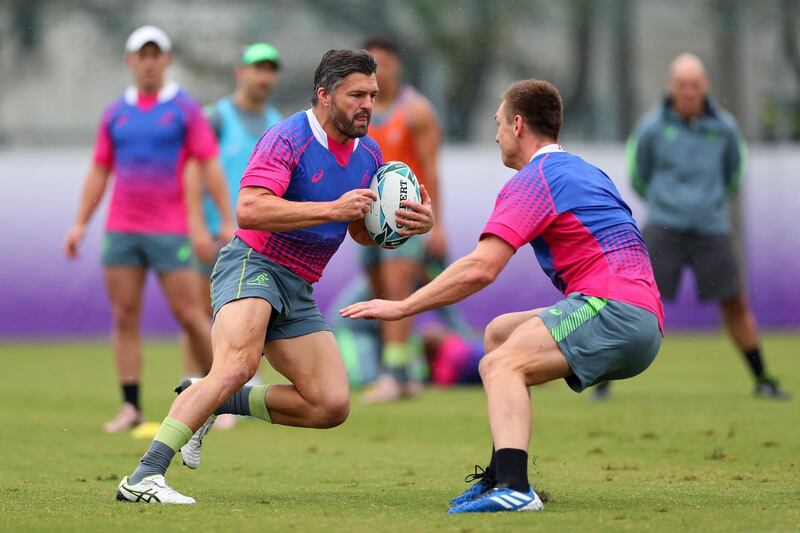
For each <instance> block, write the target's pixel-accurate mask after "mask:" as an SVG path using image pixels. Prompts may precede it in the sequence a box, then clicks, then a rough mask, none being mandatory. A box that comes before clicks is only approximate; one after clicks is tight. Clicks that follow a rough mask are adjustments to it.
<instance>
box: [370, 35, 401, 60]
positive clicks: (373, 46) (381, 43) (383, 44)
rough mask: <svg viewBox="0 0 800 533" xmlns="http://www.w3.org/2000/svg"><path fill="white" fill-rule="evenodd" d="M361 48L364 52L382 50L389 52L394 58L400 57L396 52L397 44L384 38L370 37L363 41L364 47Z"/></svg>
mask: <svg viewBox="0 0 800 533" xmlns="http://www.w3.org/2000/svg"><path fill="white" fill-rule="evenodd" d="M362 48H364V50H383V51H384V52H389V53H391V54H394V55H396V56H399V55H400V54H399V52H398V51H397V44H395V42H394V41H392V40H391V39H387V38H386V37H377V36H375V37H370V38H369V39H367V40H366V41H364V46H363V47H362Z"/></svg>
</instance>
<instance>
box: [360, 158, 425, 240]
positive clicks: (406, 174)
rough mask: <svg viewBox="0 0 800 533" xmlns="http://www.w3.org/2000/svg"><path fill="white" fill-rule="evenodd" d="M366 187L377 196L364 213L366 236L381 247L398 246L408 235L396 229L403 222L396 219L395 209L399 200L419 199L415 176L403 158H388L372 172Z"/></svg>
mask: <svg viewBox="0 0 800 533" xmlns="http://www.w3.org/2000/svg"><path fill="white" fill-rule="evenodd" d="M369 188H370V189H372V192H374V193H375V195H376V196H377V197H378V200H377V201H375V202H372V205H371V206H370V208H369V211H368V212H367V214H366V215H365V216H364V225H366V226H367V231H368V232H369V236H370V237H372V240H373V241H375V244H377V245H378V246H380V247H381V248H397V247H398V246H400V245H401V244H403V243H404V242H406V241H407V240H408V239H409V237H408V236H403V235H400V234H399V233H398V231H399V230H401V229H403V226H401V225H398V224H397V222H396V221H395V216H394V215H395V211H397V210H398V209H400V202H403V201H409V202H416V203H419V202H420V193H419V182H418V181H417V177H416V176H415V175H414V172H412V170H411V169H410V168H409V166H408V165H406V164H405V163H403V162H402V161H389V162H388V163H386V164H385V165H383V166H382V167H380V168H379V169H378V170H377V171H376V172H375V175H374V176H372V182H371V183H370V185H369Z"/></svg>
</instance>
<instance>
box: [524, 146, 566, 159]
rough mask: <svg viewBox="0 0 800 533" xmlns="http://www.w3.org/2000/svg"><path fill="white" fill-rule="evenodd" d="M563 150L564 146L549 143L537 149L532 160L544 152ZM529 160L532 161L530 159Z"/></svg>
mask: <svg viewBox="0 0 800 533" xmlns="http://www.w3.org/2000/svg"><path fill="white" fill-rule="evenodd" d="M563 151H564V148H562V147H561V145H560V144H547V145H545V146H542V147H541V148H539V149H538V150H536V153H535V154H533V157H531V161H533V160H534V159H536V158H537V157H538V156H540V155H543V154H549V153H550V152H563ZM528 162H529V163H530V161H528Z"/></svg>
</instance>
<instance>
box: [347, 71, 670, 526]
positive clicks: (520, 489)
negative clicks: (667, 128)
mask: <svg viewBox="0 0 800 533" xmlns="http://www.w3.org/2000/svg"><path fill="white" fill-rule="evenodd" d="M495 120H496V122H497V137H496V141H497V143H498V144H499V145H500V152H501V155H502V159H503V163H504V164H505V165H506V166H508V167H510V168H513V169H516V170H518V172H517V174H515V175H514V176H513V177H512V178H511V179H510V180H509V181H508V182H507V183H506V185H505V186H504V187H503V189H502V190H501V191H500V194H499V195H498V197H497V201H496V203H495V208H494V212H493V213H492V216H491V218H490V219H489V222H488V223H487V224H486V226H485V228H484V230H483V233H482V234H481V238H480V241H479V243H478V246H477V248H476V249H475V250H474V251H473V252H472V253H471V254H469V255H467V256H465V257H462V258H461V259H459V260H458V261H456V262H455V263H453V264H452V265H451V266H450V267H448V268H447V269H446V270H445V271H444V272H443V273H442V274H441V275H439V276H438V277H436V278H435V279H434V280H433V281H432V282H431V283H429V284H428V285H426V286H425V287H423V288H421V289H419V290H418V291H416V292H415V293H414V294H412V295H411V296H409V297H408V298H406V299H405V300H402V301H387V300H371V301H369V302H359V303H356V304H353V305H351V306H349V307H346V308H344V309H343V310H342V311H341V313H342V315H343V316H346V317H350V318H379V319H383V320H397V319H400V318H403V317H406V316H409V315H412V314H416V313H420V312H422V311H426V310H428V309H433V308H435V307H441V306H444V305H449V304H452V303H455V302H458V301H460V300H463V299H464V298H466V297H467V296H469V295H471V294H473V293H475V292H477V291H479V290H480V289H482V288H483V287H485V286H487V285H488V284H490V283H492V282H493V281H494V280H495V278H496V277H497V275H498V274H499V273H500V272H501V271H502V270H503V269H504V268H505V266H506V264H507V263H508V261H509V260H510V259H511V256H513V255H514V253H515V252H516V251H517V249H519V248H520V247H522V246H523V245H526V244H530V245H531V246H532V247H533V250H534V252H535V254H536V258H537V260H538V262H539V264H540V266H541V267H542V269H543V270H544V271H545V273H546V274H547V275H548V276H549V277H550V279H551V280H552V281H553V284H554V285H555V286H556V287H557V288H558V289H559V290H561V291H562V292H563V293H564V295H565V296H566V298H565V299H564V300H561V301H559V302H557V303H556V304H554V305H552V306H550V307H547V308H544V307H543V308H538V309H533V310H531V311H524V312H519V313H508V314H504V315H500V316H499V317H497V318H495V319H494V320H493V321H492V322H491V323H490V324H489V325H488V326H487V328H486V332H485V334H484V349H485V351H486V355H485V356H484V358H483V359H482V360H481V362H480V365H479V371H480V375H481V379H482V381H483V387H484V389H485V391H486V396H487V401H488V406H489V426H490V428H491V432H492V440H493V444H494V445H493V448H492V457H491V460H490V463H489V466H488V468H487V469H486V471H484V473H482V474H478V471H477V469H476V475H475V476H474V477H473V479H475V478H477V479H478V480H479V481H478V482H477V483H475V484H473V485H472V486H471V487H469V488H468V489H467V490H466V491H465V492H464V493H463V494H461V495H459V496H457V497H456V498H454V499H453V500H451V502H450V505H451V508H450V511H449V512H450V513H469V512H504V511H535V510H539V509H541V508H542V502H541V500H540V499H539V497H538V495H537V494H536V493H535V492H534V490H533V487H532V486H531V485H530V484H529V482H528V464H527V463H528V454H527V449H528V443H529V441H530V431H531V406H530V390H529V389H528V387H530V386H532V385H537V384H540V383H545V382H547V381H553V380H556V379H559V378H564V379H565V381H566V382H567V384H568V385H569V386H570V388H572V389H573V390H575V391H576V392H580V391H582V390H584V389H585V388H586V387H589V386H591V385H594V384H596V383H599V382H602V381H608V380H612V379H624V378H628V377H632V376H635V375H637V374H639V373H640V372H642V371H644V370H645V369H646V368H647V367H648V366H649V365H650V363H652V361H653V359H654V358H655V356H656V354H657V352H658V349H659V347H660V345H661V330H662V324H663V320H664V312H663V306H662V304H661V297H660V295H659V293H658V289H657V288H656V283H655V280H654V279H653V270H652V266H651V264H650V258H649V256H648V254H647V249H646V247H645V245H644V241H643V240H642V236H641V234H640V232H639V229H638V228H637V226H636V223H635V222H634V220H633V218H632V216H631V211H630V209H629V208H628V206H627V205H626V204H625V202H624V201H623V200H622V198H621V196H620V195H619V192H618V191H617V189H616V187H615V186H614V184H613V183H612V181H611V179H610V178H609V177H608V176H606V175H605V174H604V173H603V172H602V171H601V170H600V169H598V168H596V167H594V166H592V165H590V164H588V163H586V162H585V161H584V160H582V159H580V158H579V157H577V156H574V155H572V154H569V153H566V152H564V151H563V149H562V148H561V146H560V145H559V144H558V135H559V132H560V130H561V123H562V103H561V96H560V95H559V93H558V90H557V89H556V88H555V87H554V86H553V85H551V84H550V83H548V82H546V81H542V80H526V81H521V82H516V83H514V84H513V85H512V86H511V87H510V88H509V89H508V90H507V91H506V93H505V95H504V99H503V103H502V104H501V105H500V107H499V109H498V110H497V114H496V115H495Z"/></svg>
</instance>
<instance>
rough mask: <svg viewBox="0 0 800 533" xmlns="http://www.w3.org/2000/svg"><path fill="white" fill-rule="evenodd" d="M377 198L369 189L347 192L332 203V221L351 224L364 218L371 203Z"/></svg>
mask: <svg viewBox="0 0 800 533" xmlns="http://www.w3.org/2000/svg"><path fill="white" fill-rule="evenodd" d="M377 199H378V197H377V196H376V195H375V193H374V192H372V191H371V190H370V189H353V190H352V191H347V192H346V193H344V194H343V195H341V196H340V197H339V199H338V200H336V201H334V202H333V206H332V207H333V213H332V217H333V220H336V221H339V222H353V221H354V220H359V219H361V218H364V215H366V214H367V211H369V207H370V206H371V205H372V202H374V201H376V200H377Z"/></svg>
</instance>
